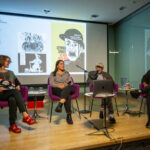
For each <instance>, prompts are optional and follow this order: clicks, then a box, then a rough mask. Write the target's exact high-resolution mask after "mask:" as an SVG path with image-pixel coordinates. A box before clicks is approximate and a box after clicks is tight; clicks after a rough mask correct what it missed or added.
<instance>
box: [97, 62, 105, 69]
mask: <svg viewBox="0 0 150 150" xmlns="http://www.w3.org/2000/svg"><path fill="white" fill-rule="evenodd" d="M96 67H101V68H104V64H103V63H101V62H99V63H97V64H96Z"/></svg>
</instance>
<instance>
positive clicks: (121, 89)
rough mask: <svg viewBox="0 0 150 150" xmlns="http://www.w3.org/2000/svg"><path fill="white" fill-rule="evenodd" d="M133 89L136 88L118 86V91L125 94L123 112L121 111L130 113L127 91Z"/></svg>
mask: <svg viewBox="0 0 150 150" xmlns="http://www.w3.org/2000/svg"><path fill="white" fill-rule="evenodd" d="M134 90H136V89H135V88H130V89H127V88H124V89H123V88H119V91H124V92H125V94H126V104H125V110H124V112H123V113H130V110H129V105H128V103H129V100H128V92H130V91H134Z"/></svg>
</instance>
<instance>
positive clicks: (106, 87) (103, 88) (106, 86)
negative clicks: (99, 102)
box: [93, 80, 113, 96]
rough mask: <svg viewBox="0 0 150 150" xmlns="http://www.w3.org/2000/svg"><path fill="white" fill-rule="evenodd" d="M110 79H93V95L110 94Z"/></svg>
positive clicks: (111, 82) (111, 87)
mask: <svg viewBox="0 0 150 150" xmlns="http://www.w3.org/2000/svg"><path fill="white" fill-rule="evenodd" d="M112 94H113V81H112V80H93V96H112Z"/></svg>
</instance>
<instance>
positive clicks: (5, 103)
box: [0, 86, 28, 107]
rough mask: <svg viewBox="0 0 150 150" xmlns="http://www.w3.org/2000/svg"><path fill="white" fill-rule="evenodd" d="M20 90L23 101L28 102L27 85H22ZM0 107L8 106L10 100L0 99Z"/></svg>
mask: <svg viewBox="0 0 150 150" xmlns="http://www.w3.org/2000/svg"><path fill="white" fill-rule="evenodd" d="M20 92H21V95H22V98H23V101H24V102H27V100H28V87H27V86H21V89H20ZM0 107H8V101H1V100H0Z"/></svg>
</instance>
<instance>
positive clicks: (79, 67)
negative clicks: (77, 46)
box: [76, 65, 88, 72]
mask: <svg viewBox="0 0 150 150" xmlns="http://www.w3.org/2000/svg"><path fill="white" fill-rule="evenodd" d="M76 67H78V68H80V69H81V70H83V71H84V72H88V71H87V70H85V69H84V68H82V67H81V66H79V65H76Z"/></svg>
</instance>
